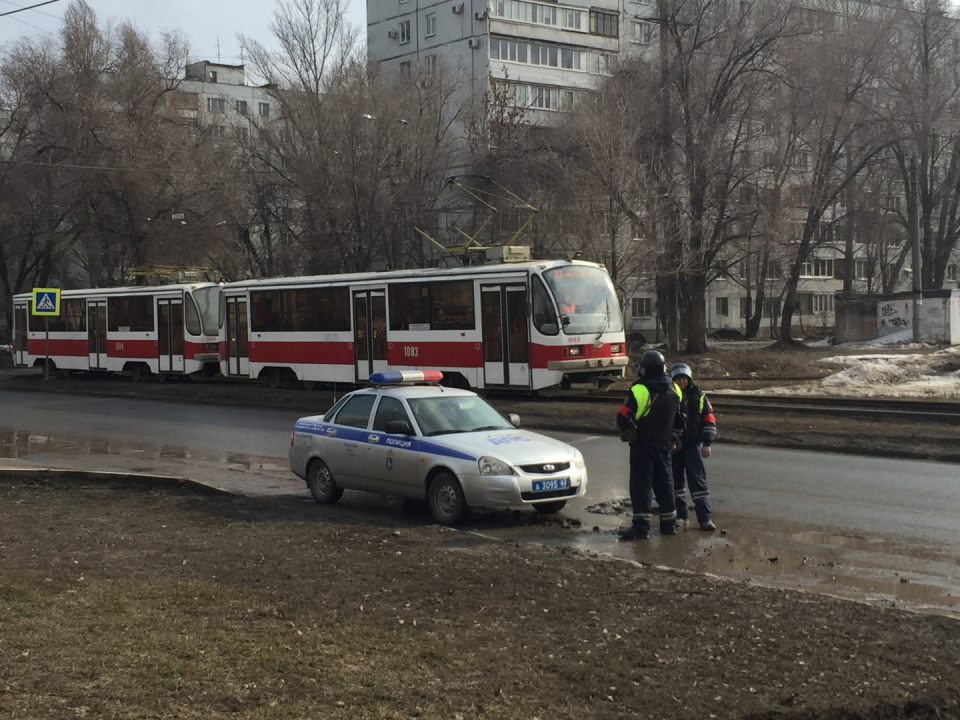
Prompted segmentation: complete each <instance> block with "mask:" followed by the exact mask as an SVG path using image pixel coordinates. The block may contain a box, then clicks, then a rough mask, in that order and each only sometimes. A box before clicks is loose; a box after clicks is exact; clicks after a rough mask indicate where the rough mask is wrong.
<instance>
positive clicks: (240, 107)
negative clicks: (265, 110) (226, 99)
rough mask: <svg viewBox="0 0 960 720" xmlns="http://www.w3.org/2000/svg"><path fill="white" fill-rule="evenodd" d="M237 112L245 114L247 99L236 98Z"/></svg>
mask: <svg viewBox="0 0 960 720" xmlns="http://www.w3.org/2000/svg"><path fill="white" fill-rule="evenodd" d="M237 114H238V115H246V114H247V101H246V100H237Z"/></svg>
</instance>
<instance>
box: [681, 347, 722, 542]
mask: <svg viewBox="0 0 960 720" xmlns="http://www.w3.org/2000/svg"><path fill="white" fill-rule="evenodd" d="M670 377H671V378H673V381H674V382H675V383H676V384H677V387H678V388H680V391H681V392H682V393H683V403H682V405H681V409H680V410H681V415H682V416H683V418H684V428H683V433H682V434H681V435H680V447H679V449H678V450H677V452H675V453H674V454H673V484H674V488H675V490H676V506H677V521H678V522H680V523H683V524H686V522H687V518H688V516H689V510H688V509H687V489H686V486H685V485H684V478H683V476H684V472H686V476H687V478H686V482H687V484H688V485H689V486H690V497H691V498H693V507H694V509H695V510H696V513H697V522H698V523H700V529H701V530H703V531H704V532H712V531H713V530H716V529H717V526H716V525H715V524H714V522H713V513H712V512H711V510H710V491H709V490H707V469H706V467H704V464H703V461H704V459H705V458H708V457H710V445H711V444H712V443H713V441H714V439H715V438H716V436H717V421H716V418H715V417H714V415H713V407H712V406H711V405H710V400H709V399H707V396H706V395H704V393H703V391H702V390H701V389H700V388H698V387H697V386H696V385H694V384H693V373H692V372H691V371H690V367H689V366H688V365H685V364H684V363H677V364H676V365H674V366H673V367H671V368H670Z"/></svg>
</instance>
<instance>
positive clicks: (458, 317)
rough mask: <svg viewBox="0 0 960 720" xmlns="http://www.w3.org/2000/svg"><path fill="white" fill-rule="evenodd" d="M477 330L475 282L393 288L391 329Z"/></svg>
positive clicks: (395, 285) (396, 285) (391, 289)
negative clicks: (417, 327) (474, 298)
mask: <svg viewBox="0 0 960 720" xmlns="http://www.w3.org/2000/svg"><path fill="white" fill-rule="evenodd" d="M411 326H414V327H416V326H421V327H423V328H424V329H430V330H473V329H475V328H476V326H477V321H476V313H475V312H474V304H473V282H472V281H469V280H467V281H465V282H437V283H397V284H394V285H391V286H390V329H391V330H409V329H410V328H411Z"/></svg>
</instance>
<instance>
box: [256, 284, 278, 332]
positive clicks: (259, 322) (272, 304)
mask: <svg viewBox="0 0 960 720" xmlns="http://www.w3.org/2000/svg"><path fill="white" fill-rule="evenodd" d="M250 307H251V312H250V329H251V330H253V331H255V332H280V331H281V330H283V326H282V324H281V316H280V292H279V291H278V290H261V291H258V292H251V293H250Z"/></svg>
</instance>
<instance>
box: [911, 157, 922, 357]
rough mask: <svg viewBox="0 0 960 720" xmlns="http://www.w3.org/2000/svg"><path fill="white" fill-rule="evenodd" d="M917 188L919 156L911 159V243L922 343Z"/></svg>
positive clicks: (916, 337) (917, 333)
mask: <svg viewBox="0 0 960 720" xmlns="http://www.w3.org/2000/svg"><path fill="white" fill-rule="evenodd" d="M918 191H919V187H918V186H917V156H916V155H914V156H913V157H912V158H910V196H909V202H910V207H909V208H908V214H909V215H910V242H911V243H912V244H913V341H914V342H915V343H919V342H920V308H922V307H923V289H922V286H921V277H920V270H921V268H920V202H919V200H920V198H919V196H918V195H919V193H918Z"/></svg>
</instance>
